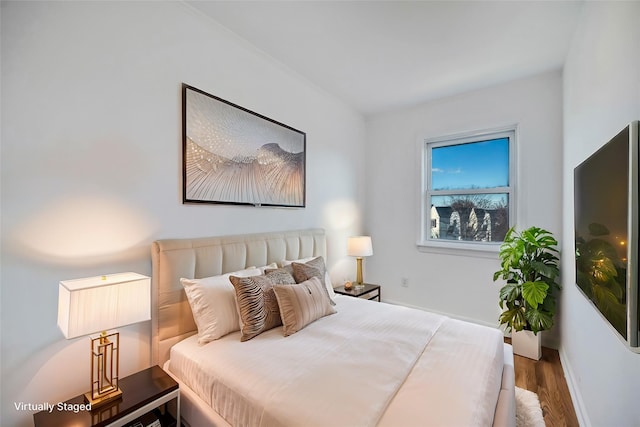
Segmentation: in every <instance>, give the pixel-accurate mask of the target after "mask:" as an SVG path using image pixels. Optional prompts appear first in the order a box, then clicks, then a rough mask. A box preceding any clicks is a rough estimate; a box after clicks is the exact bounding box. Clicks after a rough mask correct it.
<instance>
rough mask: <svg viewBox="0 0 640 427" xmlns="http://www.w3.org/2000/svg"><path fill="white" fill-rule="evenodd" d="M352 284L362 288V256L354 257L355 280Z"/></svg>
mask: <svg viewBox="0 0 640 427" xmlns="http://www.w3.org/2000/svg"><path fill="white" fill-rule="evenodd" d="M353 286H354V287H355V288H356V289H358V288H364V280H363V279H362V257H356V281H355V282H354V283H353Z"/></svg>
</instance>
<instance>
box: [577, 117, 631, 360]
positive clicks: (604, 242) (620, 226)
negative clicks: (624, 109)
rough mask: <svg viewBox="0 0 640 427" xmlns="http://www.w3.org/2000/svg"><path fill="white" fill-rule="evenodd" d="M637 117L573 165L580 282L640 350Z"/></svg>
mask: <svg viewBox="0 0 640 427" xmlns="http://www.w3.org/2000/svg"><path fill="white" fill-rule="evenodd" d="M639 144H640V141H639V139H638V121H635V122H632V123H630V124H629V125H628V126H627V127H625V128H624V129H623V130H622V131H620V133H618V134H617V135H616V136H614V137H613V138H612V139H611V140H610V141H608V142H607V143H606V144H604V145H603V146H602V147H601V148H600V149H599V150H598V151H596V152H595V153H594V154H592V155H591V156H590V157H589V158H587V159H586V160H585V161H583V162H582V163H581V164H580V165H578V166H577V167H576V168H575V170H574V208H575V210H574V212H575V243H576V283H577V285H578V288H579V289H580V290H581V291H582V293H583V294H584V295H585V296H586V297H587V298H588V299H589V300H590V301H591V303H592V304H593V306H594V307H595V308H596V309H597V310H598V311H599V312H600V314H602V316H603V318H604V319H606V321H607V322H608V323H609V324H610V325H611V327H612V329H614V330H615V331H616V332H617V334H618V335H619V337H620V338H621V339H622V340H623V341H625V343H626V344H627V345H628V346H629V347H631V348H633V349H634V350H635V351H638V347H639V346H640V344H639V341H640V339H639V338H640V337H639V332H638V323H639V322H640V319H639V317H638V316H639V313H638V303H639V295H638V268H639V263H638V187H639V183H638V146H639Z"/></svg>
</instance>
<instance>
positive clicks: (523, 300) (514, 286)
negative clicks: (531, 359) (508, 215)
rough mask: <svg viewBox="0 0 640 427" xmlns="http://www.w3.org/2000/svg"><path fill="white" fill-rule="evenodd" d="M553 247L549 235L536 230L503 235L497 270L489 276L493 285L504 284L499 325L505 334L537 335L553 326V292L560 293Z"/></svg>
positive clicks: (555, 249) (534, 228)
mask: <svg viewBox="0 0 640 427" xmlns="http://www.w3.org/2000/svg"><path fill="white" fill-rule="evenodd" d="M557 245H558V241H557V240H556V239H555V238H554V237H553V235H552V234H551V232H549V231H547V230H544V229H542V228H539V227H530V228H528V229H526V230H523V231H521V232H519V233H518V232H517V231H516V230H515V228H513V227H512V228H510V229H509V231H508V232H507V234H506V236H505V238H504V242H503V243H502V245H501V246H500V254H499V257H500V265H501V268H500V270H498V271H496V272H495V273H494V275H493V280H494V281H496V280H498V279H499V278H502V279H503V280H506V284H505V285H504V286H503V287H502V289H500V307H501V308H502V309H503V310H504V311H503V312H502V314H501V315H500V324H501V325H503V324H505V325H507V331H510V330H512V331H522V330H528V331H532V332H533V333H534V334H537V333H538V332H540V331H544V330H547V329H550V328H551V327H552V326H553V317H554V315H555V312H556V299H555V295H554V292H555V291H556V290H559V289H560V285H559V284H558V283H557V282H556V278H557V277H558V275H559V274H560V270H559V269H558V256H557V255H558V254H559V252H558V249H557Z"/></svg>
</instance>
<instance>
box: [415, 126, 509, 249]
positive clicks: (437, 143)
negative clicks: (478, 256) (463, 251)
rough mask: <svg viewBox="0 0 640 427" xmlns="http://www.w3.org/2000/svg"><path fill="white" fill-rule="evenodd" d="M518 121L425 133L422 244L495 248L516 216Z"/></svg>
mask: <svg viewBox="0 0 640 427" xmlns="http://www.w3.org/2000/svg"><path fill="white" fill-rule="evenodd" d="M515 136H516V132H515V127H511V128H508V129H500V130H493V131H485V132H476V133H473V134H465V135H457V136H452V137H444V138H434V139H427V140H425V141H424V146H423V154H424V158H423V191H422V197H423V203H422V218H421V223H422V226H421V233H422V235H421V239H420V240H421V243H420V245H421V246H436V247H449V248H467V249H485V250H497V249H498V247H499V245H500V243H501V242H502V241H503V240H504V236H505V234H506V233H507V231H508V230H509V227H510V226H511V225H512V221H513V220H514V218H515V163H516V162H515Z"/></svg>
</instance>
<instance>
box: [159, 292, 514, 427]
mask: <svg viewBox="0 0 640 427" xmlns="http://www.w3.org/2000/svg"><path fill="white" fill-rule="evenodd" d="M336 301H337V306H336V309H337V310H338V313H336V314H334V315H331V316H327V317H324V318H322V319H320V320H318V321H316V322H314V323H312V324H311V325H308V326H307V327H306V328H305V329H303V330H302V331H300V332H298V333H296V334H294V335H292V336H289V337H286V338H285V337H284V336H283V335H282V330H281V328H275V329H272V330H270V331H268V332H266V333H263V334H261V335H259V336H258V337H256V338H254V339H252V340H250V341H247V342H240V339H239V333H233V334H230V335H227V336H226V337H224V338H222V339H221V340H218V341H214V342H212V343H209V344H207V345H204V346H199V345H198V344H197V341H196V340H195V337H191V338H189V339H187V340H184V341H183V342H181V343H179V344H177V345H176V346H174V347H173V348H172V350H171V362H170V369H171V371H172V372H173V373H174V374H176V375H177V376H178V377H179V378H180V379H181V380H182V381H183V382H184V383H185V384H187V385H188V386H189V387H190V388H191V389H193V390H194V391H195V392H196V393H197V394H198V395H199V396H200V398H201V399H203V400H204V401H205V402H207V403H208V404H209V405H211V406H212V407H213V408H214V409H215V411H216V412H218V413H219V414H220V415H221V416H222V417H224V418H225V419H226V420H227V421H228V422H229V423H230V424H231V425H234V426H263V427H271V426H374V425H377V424H380V425H385V426H398V425H403V426H404V425H410V424H413V425H421V426H425V425H434V426H465V427H466V426H474V425H477V426H489V425H491V424H492V420H493V413H494V409H495V403H496V401H497V397H498V393H499V390H500V383H501V374H502V365H503V357H502V355H503V347H502V334H501V333H500V332H499V331H498V330H494V329H491V328H485V327H482V326H477V325H472V324H469V323H465V322H460V321H455V320H451V319H449V318H447V317H444V316H439V315H434V314H431V313H428V312H424V311H420V310H412V309H408V308H404V307H399V306H393V305H388V304H379V303H374V302H370V301H363V300H358V299H355V298H351V297H340V296H338V297H337V298H336ZM461 340H463V341H461ZM464 340H470V341H471V343H468V342H465V341H464Z"/></svg>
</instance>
